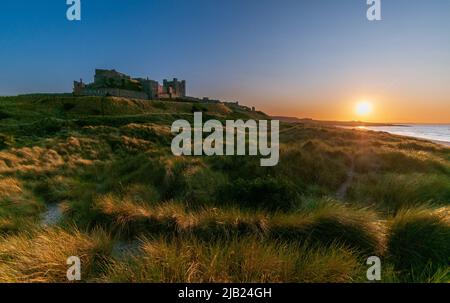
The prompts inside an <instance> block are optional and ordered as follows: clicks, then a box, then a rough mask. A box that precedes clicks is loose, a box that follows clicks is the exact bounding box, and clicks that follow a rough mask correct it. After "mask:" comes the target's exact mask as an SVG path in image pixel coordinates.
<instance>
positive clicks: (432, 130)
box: [352, 124, 450, 145]
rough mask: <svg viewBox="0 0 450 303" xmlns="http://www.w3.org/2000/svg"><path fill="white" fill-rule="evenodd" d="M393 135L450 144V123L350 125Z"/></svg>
mask: <svg viewBox="0 0 450 303" xmlns="http://www.w3.org/2000/svg"><path fill="white" fill-rule="evenodd" d="M352 128H359V129H366V130H372V131H378V132H387V133H390V134H394V135H400V136H405V137H413V138H418V139H425V140H430V141H434V142H439V143H443V144H446V145H450V124H402V125H401V126H400V125H399V126H365V127H352Z"/></svg>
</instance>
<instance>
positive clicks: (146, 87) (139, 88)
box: [73, 69, 186, 100]
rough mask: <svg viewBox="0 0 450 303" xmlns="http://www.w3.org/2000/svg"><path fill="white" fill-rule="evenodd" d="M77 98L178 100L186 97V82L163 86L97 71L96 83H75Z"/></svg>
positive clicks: (155, 82) (115, 73)
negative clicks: (112, 97) (109, 97)
mask: <svg viewBox="0 0 450 303" xmlns="http://www.w3.org/2000/svg"><path fill="white" fill-rule="evenodd" d="M73 93H74V95H76V96H115V97H124V98H132V99H146V100H154V99H177V98H184V97H186V81H185V80H182V81H178V79H176V78H175V79H173V80H172V81H168V80H164V81H163V85H160V84H159V82H158V81H155V80H150V79H148V78H146V79H144V78H131V77H130V76H128V75H125V74H122V73H119V72H118V71H116V70H114V69H113V70H104V69H96V70H95V76H94V83H91V84H85V83H83V80H80V81H74V85H73Z"/></svg>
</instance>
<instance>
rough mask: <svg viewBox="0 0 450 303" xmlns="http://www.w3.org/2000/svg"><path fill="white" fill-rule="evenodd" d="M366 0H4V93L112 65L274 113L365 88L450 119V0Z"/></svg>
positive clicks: (406, 114) (344, 98)
mask: <svg viewBox="0 0 450 303" xmlns="http://www.w3.org/2000/svg"><path fill="white" fill-rule="evenodd" d="M365 2H366V1H365V0H339V1H338V0H335V1H333V0H304V1H302V0H278V1H275V0H273V1H272V0H239V1H238V0H227V1H225V0H220V1H219V0H161V1H156V0H126V1H125V0H123V1H121V0H109V1H108V0H82V21H81V22H69V21H67V19H66V8H67V6H66V4H65V0H40V1H38V0H36V1H17V0H2V4H1V6H0V95H10V94H18V93H29V92H66V91H71V87H72V81H73V80H75V79H79V78H83V79H84V80H86V81H91V80H92V77H93V71H94V69H95V68H115V69H117V70H120V71H123V72H125V73H128V74H131V75H133V76H134V75H135V76H149V77H151V78H153V79H156V80H159V81H161V80H162V79H163V78H172V77H178V78H180V79H186V80H187V81H188V93H189V94H190V95H193V96H198V97H202V96H210V97H217V98H223V99H228V100H239V101H241V102H242V103H245V104H248V105H255V106H256V107H258V108H261V109H263V110H266V111H269V112H271V113H273V114H283V115H289V114H290V115H297V116H308V117H314V118H323V119H331V118H339V119H350V118H351V114H352V113H351V110H350V109H349V107H350V106H351V103H352V102H356V100H359V99H361V98H368V99H371V100H373V102H374V103H375V104H376V105H378V116H374V117H373V119H376V120H389V121H393V120H395V121H407V120H409V121H418V122H419V120H420V122H428V121H431V120H432V121H438V122H450V121H449V120H450V118H448V119H447V118H446V116H445V114H444V113H443V111H444V112H445V110H447V113H448V112H450V86H449V85H448V83H450V1H448V0H429V1H424V0H423V1H420V0H382V17H383V20H382V21H380V22H368V21H367V19H366V10H367V5H366V3H365ZM430 104H432V106H430ZM446 119H447V120H446Z"/></svg>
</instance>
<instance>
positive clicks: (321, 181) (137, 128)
mask: <svg viewBox="0 0 450 303" xmlns="http://www.w3.org/2000/svg"><path fill="white" fill-rule="evenodd" d="M77 102H79V103H77ZM75 103H76V104H75ZM194 111H202V112H203V113H204V115H205V116H211V117H214V118H217V119H221V120H223V119H239V118H241V119H244V120H245V119H268V117H267V116H266V115H265V114H263V113H259V112H253V111H251V110H250V109H248V108H245V107H239V106H237V105H235V104H203V103H196V104H194V103H181V102H162V101H136V100H128V99H118V98H90V97H86V98H84V97H82V98H73V97H70V96H66V97H58V96H34V97H32V96H22V97H11V98H0V127H1V128H0V133H1V135H0V140H1V141H0V281H2V282H11V281H41V282H64V279H65V273H66V270H67V265H66V257H64V256H67V255H69V256H72V255H78V254H80V255H82V256H83V264H87V272H86V275H85V279H86V281H93V282H97V281H104V282H186V281H189V282H202V281H205V282H363V281H365V273H366V270H367V266H366V264H365V261H366V260H367V257H368V256H370V255H378V256H380V257H381V258H382V260H383V268H385V272H384V274H383V276H384V281H385V282H398V281H415V282H437V281H441V282H442V281H448V280H450V279H449V278H448V277H449V276H448V275H449V272H450V271H449V268H448V261H449V260H448V257H449V256H450V251H449V247H448V245H447V243H450V240H449V231H450V226H449V224H450V223H449V222H450V217H449V212H448V207H449V205H450V149H448V148H445V147H443V146H440V145H436V144H433V143H429V142H425V141H421V140H415V139H410V138H403V137H399V136H393V135H389V134H383V133H372V132H367V133H361V132H358V131H353V130H347V129H339V128H334V127H330V126H326V125H320V124H317V123H307V122H305V123H296V124H290V123H281V131H280V162H279V164H278V165H277V166H276V167H271V168H267V167H261V166H260V162H259V159H258V158H254V157H248V156H246V157H175V156H173V155H172V153H171V152H170V143H171V139H172V137H173V135H172V134H171V132H170V125H171V123H172V122H173V121H174V119H178V118H183V119H190V118H192V113H193V112H194ZM352 172H353V173H352ZM61 239H62V240H63V241H67V243H64V244H61ZM30 247H31V248H32V250H30V249H29V248H30ZM32 260H34V261H36V260H38V261H39V262H40V263H39V264H40V265H39V266H36V264H35V263H33V262H34V261H33V262H32ZM36 262H37V261H36Z"/></svg>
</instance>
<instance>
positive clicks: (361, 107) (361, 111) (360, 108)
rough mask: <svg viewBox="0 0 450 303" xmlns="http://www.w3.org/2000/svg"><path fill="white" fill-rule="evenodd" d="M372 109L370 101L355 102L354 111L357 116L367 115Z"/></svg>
mask: <svg viewBox="0 0 450 303" xmlns="http://www.w3.org/2000/svg"><path fill="white" fill-rule="evenodd" d="M372 111H373V105H372V103H371V102H368V101H363V102H359V103H358V104H356V107H355V112H356V114H357V115H358V116H367V115H369V114H370V113H372Z"/></svg>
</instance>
